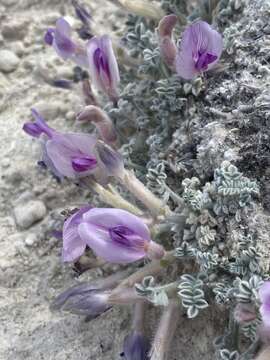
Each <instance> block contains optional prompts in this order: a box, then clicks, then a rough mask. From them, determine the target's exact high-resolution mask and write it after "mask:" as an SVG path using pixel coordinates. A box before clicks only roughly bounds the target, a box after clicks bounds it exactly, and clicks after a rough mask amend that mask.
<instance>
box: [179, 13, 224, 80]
mask: <svg viewBox="0 0 270 360" xmlns="http://www.w3.org/2000/svg"><path fill="white" fill-rule="evenodd" d="M222 47H223V41H222V37H221V35H220V34H219V33H218V32H217V31H216V30H213V29H212V27H211V26H210V25H209V24H207V23H206V22H205V21H201V20H199V21H196V22H195V23H193V24H191V25H189V26H188V27H187V28H186V30H185V31H184V33H183V37H182V41H181V47H180V49H179V50H178V53H177V55H176V63H175V65H176V71H177V73H178V75H180V76H181V77H182V78H184V79H186V80H190V79H193V78H194V77H196V76H197V75H198V74H200V73H201V72H204V71H207V70H210V69H211V68H213V66H214V65H215V64H216V63H217V62H218V60H219V58H220V56H221V53H222Z"/></svg>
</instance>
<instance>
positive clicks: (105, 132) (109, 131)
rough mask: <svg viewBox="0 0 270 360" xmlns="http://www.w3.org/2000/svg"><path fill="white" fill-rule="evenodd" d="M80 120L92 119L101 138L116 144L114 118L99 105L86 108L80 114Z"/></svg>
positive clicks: (78, 116)
mask: <svg viewBox="0 0 270 360" xmlns="http://www.w3.org/2000/svg"><path fill="white" fill-rule="evenodd" d="M77 120H79V121H91V122H93V123H94V124H95V126H96V128H97V130H98V132H99V134H100V136H101V138H102V139H103V140H104V141H105V142H106V143H109V144H114V143H115V142H116V140H117V134H116V131H115V128H114V125H113V123H112V120H111V119H110V118H109V116H108V115H107V114H106V113H105V111H103V110H101V109H100V108H99V107H97V106H94V105H89V106H86V107H85V108H84V110H82V111H81V112H80V113H79V114H78V115H77Z"/></svg>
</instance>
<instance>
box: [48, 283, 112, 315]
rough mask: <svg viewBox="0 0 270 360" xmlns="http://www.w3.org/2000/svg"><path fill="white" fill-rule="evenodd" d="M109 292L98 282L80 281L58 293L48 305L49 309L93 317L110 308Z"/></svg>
mask: <svg viewBox="0 0 270 360" xmlns="http://www.w3.org/2000/svg"><path fill="white" fill-rule="evenodd" d="M109 294H110V292H109V291H105V289H103V288H102V286H101V285H99V284H98V283H93V284H92V283H90V284H88V283H82V284H80V285H77V286H73V287H71V288H69V289H67V290H66V291H64V292H63V293H61V294H60V295H58V296H57V297H56V298H55V299H54V301H53V302H52V304H51V305H50V309H51V310H53V311H55V310H63V311H67V312H70V313H72V314H77V315H86V316H90V317H91V318H95V317H97V316H98V315H100V314H102V313H103V312H105V311H107V310H109V309H110V307H111V306H110V305H109V304H108V296H109Z"/></svg>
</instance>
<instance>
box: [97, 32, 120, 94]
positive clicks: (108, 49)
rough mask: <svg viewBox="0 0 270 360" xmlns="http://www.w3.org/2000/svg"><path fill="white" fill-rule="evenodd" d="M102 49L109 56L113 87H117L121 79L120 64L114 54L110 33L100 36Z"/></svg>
mask: <svg viewBox="0 0 270 360" xmlns="http://www.w3.org/2000/svg"><path fill="white" fill-rule="evenodd" d="M100 44H101V49H102V50H103V52H104V53H105V54H106V56H107V60H108V65H109V70H110V79H111V87H112V88H115V89H116V87H117V85H118V83H119V81H120V75H119V69H118V64H117V61H116V58H115V55H114V51H113V47H112V41H111V39H110V37H109V36H108V35H103V36H101V38H100Z"/></svg>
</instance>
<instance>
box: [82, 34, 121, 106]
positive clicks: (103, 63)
mask: <svg viewBox="0 0 270 360" xmlns="http://www.w3.org/2000/svg"><path fill="white" fill-rule="evenodd" d="M87 55H88V61H89V72H90V76H91V79H92V81H93V83H94V85H95V86H96V87H97V89H99V90H101V91H103V92H105V93H106V94H107V95H108V96H109V97H110V98H111V99H112V100H113V101H116V100H117V98H118V91H117V86H118V83H119V82H120V76H119V69H118V64H117V61H116V58H115V55H114V51H113V47H112V42H111V39H110V37H109V36H108V35H103V36H100V37H97V36H95V37H93V38H92V39H90V40H89V41H88V43H87Z"/></svg>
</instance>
